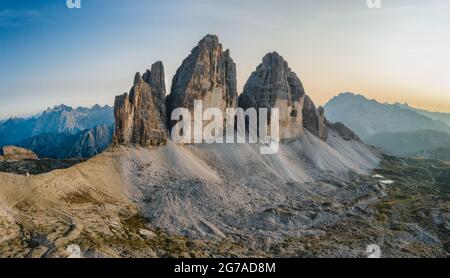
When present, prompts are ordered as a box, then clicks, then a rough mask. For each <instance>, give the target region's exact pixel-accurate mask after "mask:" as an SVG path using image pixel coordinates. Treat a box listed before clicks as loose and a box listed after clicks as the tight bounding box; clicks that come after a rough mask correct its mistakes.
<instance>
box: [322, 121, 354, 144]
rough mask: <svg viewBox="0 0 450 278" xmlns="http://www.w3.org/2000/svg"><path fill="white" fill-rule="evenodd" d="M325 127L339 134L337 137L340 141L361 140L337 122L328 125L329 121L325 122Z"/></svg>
mask: <svg viewBox="0 0 450 278" xmlns="http://www.w3.org/2000/svg"><path fill="white" fill-rule="evenodd" d="M326 126H327V127H328V128H330V129H331V130H334V131H336V132H337V134H339V136H341V137H342V139H344V140H346V141H351V140H355V141H360V140H361V139H360V138H359V137H358V135H356V133H354V132H353V131H352V130H350V129H349V128H348V127H346V126H345V125H344V124H343V123H340V122H337V123H330V122H329V121H326Z"/></svg>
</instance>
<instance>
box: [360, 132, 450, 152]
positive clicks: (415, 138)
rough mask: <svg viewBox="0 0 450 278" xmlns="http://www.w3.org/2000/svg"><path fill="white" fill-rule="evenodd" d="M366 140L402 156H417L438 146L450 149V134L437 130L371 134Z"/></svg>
mask: <svg viewBox="0 0 450 278" xmlns="http://www.w3.org/2000/svg"><path fill="white" fill-rule="evenodd" d="M365 142H366V143H368V144H370V145H372V146H376V147H379V148H381V149H383V150H385V151H387V152H389V153H392V154H395V155H400V156H411V155H413V154H414V155H415V156H417V154H418V153H423V152H425V151H432V150H435V149H437V148H449V149H450V135H449V134H447V133H444V132H440V131H435V130H418V131H402V132H385V133H380V134H376V135H373V136H370V137H368V138H366V139H365Z"/></svg>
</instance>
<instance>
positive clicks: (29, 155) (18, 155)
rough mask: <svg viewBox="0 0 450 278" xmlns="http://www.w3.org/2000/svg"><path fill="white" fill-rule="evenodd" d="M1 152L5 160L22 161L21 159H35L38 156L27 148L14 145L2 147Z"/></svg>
mask: <svg viewBox="0 0 450 278" xmlns="http://www.w3.org/2000/svg"><path fill="white" fill-rule="evenodd" d="M2 154H3V158H4V160H7V161H22V160H37V159H38V156H37V155H36V154H35V153H34V152H32V151H30V150H27V149H23V148H19V147H15V146H7V147H3V149H2Z"/></svg>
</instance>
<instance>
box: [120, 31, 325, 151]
mask: <svg viewBox="0 0 450 278" xmlns="http://www.w3.org/2000/svg"><path fill="white" fill-rule="evenodd" d="M164 82H165V81H164V67H163V65H162V63H161V62H157V63H155V64H154V65H153V66H152V68H151V70H147V72H146V73H145V74H144V75H143V76H142V77H141V74H140V73H137V74H136V76H135V80H134V85H133V87H132V89H131V91H130V93H129V94H127V93H125V94H123V95H121V96H117V97H116V100H115V107H114V108H115V113H114V114H115V120H116V131H115V137H114V138H115V139H114V142H115V143H116V144H124V145H128V144H137V145H140V146H143V147H148V146H160V145H164V144H165V143H166V142H167V139H168V135H169V133H170V132H169V131H171V129H172V127H174V126H175V125H176V123H177V121H174V120H171V114H172V112H173V111H174V110H175V109H177V108H186V109H188V110H189V112H191V114H193V113H194V102H195V101H196V100H201V101H202V103H203V106H202V109H203V111H205V110H207V109H209V108H218V109H220V111H221V112H222V114H223V115H226V109H228V108H238V107H240V108H243V109H248V108H255V109H260V108H267V109H268V111H269V118H270V111H271V109H273V108H279V111H280V138H281V139H292V138H297V137H299V136H301V135H302V134H303V133H304V130H305V129H306V130H308V131H309V132H310V133H311V134H313V135H314V136H316V137H318V138H320V139H321V140H323V141H326V140H327V136H328V134H327V121H326V119H325V116H324V110H323V108H322V107H319V108H316V106H315V105H314V103H313V102H312V100H311V98H310V97H308V96H307V95H306V94H305V90H304V88H303V84H302V82H301V81H300V79H299V77H298V76H297V74H296V73H294V72H293V71H292V70H291V69H290V68H289V65H288V63H287V62H286V61H285V60H284V59H283V57H281V56H280V55H279V54H278V53H276V52H273V53H269V54H267V55H266V56H265V57H264V58H263V59H262V63H261V64H260V65H259V66H258V67H257V68H256V70H255V71H254V72H253V73H252V74H251V76H250V78H249V79H248V81H247V82H246V85H245V87H244V91H243V93H242V94H241V95H240V97H238V92H237V82H236V64H235V63H234V61H233V59H232V58H231V54H230V51H229V50H225V51H224V50H223V46H222V44H221V43H220V41H219V38H218V37H217V36H215V35H207V36H205V37H204V38H203V39H202V40H201V41H200V42H199V43H198V45H197V46H196V47H195V48H194V49H192V51H191V54H190V55H189V56H188V57H187V58H186V59H185V60H184V61H183V63H182V65H181V66H180V67H179V68H178V70H177V72H176V74H175V76H174V78H173V81H172V88H171V91H170V94H169V95H168V96H167V98H166V97H165V93H166V89H165V85H164ZM192 121H193V119H192ZM204 124H205V123H204Z"/></svg>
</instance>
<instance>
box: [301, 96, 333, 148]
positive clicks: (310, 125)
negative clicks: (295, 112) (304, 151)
mask: <svg viewBox="0 0 450 278" xmlns="http://www.w3.org/2000/svg"><path fill="white" fill-rule="evenodd" d="M303 126H304V127H305V128H306V129H307V130H308V131H309V132H311V133H312V134H314V135H315V136H316V137H319V138H320V139H321V140H323V141H326V140H327V136H328V134H327V125H326V119H325V110H324V109H323V107H319V108H316V106H315V105H314V102H313V101H312V100H311V98H310V97H309V96H306V97H305V103H304V105H303Z"/></svg>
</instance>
